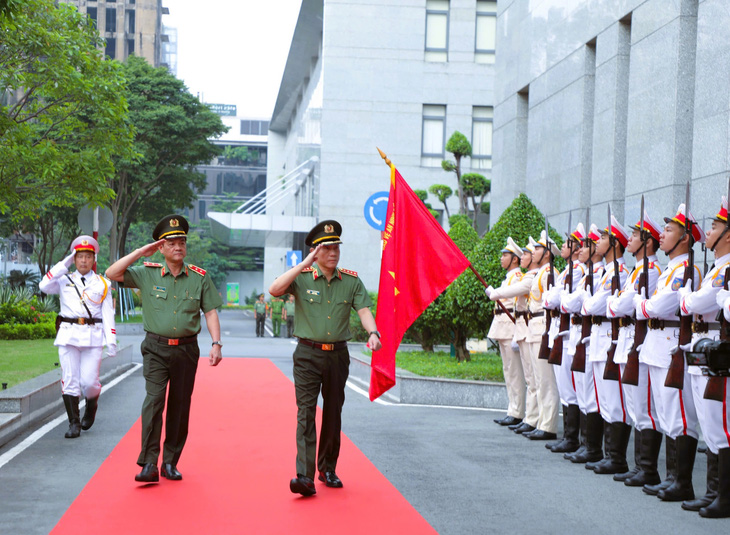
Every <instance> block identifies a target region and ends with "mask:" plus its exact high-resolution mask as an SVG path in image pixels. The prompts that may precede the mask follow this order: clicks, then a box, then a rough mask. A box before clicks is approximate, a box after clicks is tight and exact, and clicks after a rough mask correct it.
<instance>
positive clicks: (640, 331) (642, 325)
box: [621, 195, 649, 386]
mask: <svg viewBox="0 0 730 535" xmlns="http://www.w3.org/2000/svg"><path fill="white" fill-rule="evenodd" d="M639 236H641V247H642V248H643V249H644V269H643V270H642V272H641V274H640V275H639V293H641V291H642V290H643V291H644V296H645V297H648V293H649V251H648V250H647V243H648V242H649V233H648V232H644V196H643V195H642V196H641V221H640V223H639ZM648 324H649V321H648V320H640V319H637V320H636V325H635V327H634V345H633V346H632V347H631V350H630V351H629V355H628V360H627V361H626V367H625V368H624V374H623V377H622V378H621V380H622V381H623V382H624V383H625V384H627V385H634V386H638V385H639V351H638V348H639V347H641V345H642V344H643V343H644V339H645V338H646V332H647V330H648Z"/></svg>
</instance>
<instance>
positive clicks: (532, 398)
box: [517, 340, 539, 427]
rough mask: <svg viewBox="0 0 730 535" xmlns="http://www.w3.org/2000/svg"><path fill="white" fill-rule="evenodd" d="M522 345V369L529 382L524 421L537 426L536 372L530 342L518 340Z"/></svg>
mask: <svg viewBox="0 0 730 535" xmlns="http://www.w3.org/2000/svg"><path fill="white" fill-rule="evenodd" d="M517 344H518V345H519V346H520V361H521V362H522V371H523V373H524V374H525V383H527V391H526V392H525V417H524V418H523V421H524V422H525V423H526V424H528V425H531V426H532V427H537V419H538V416H539V413H538V410H537V385H536V380H535V372H534V370H533V368H532V359H531V357H530V344H529V342H526V341H525V340H520V341H519V342H517Z"/></svg>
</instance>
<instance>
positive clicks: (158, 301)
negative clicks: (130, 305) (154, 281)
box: [150, 290, 167, 311]
mask: <svg viewBox="0 0 730 535" xmlns="http://www.w3.org/2000/svg"><path fill="white" fill-rule="evenodd" d="M166 300H167V292H161V291H159V290H152V291H151V292H150V302H151V303H152V308H153V309H155V310H157V311H161V310H163V309H164V307H165V301H166Z"/></svg>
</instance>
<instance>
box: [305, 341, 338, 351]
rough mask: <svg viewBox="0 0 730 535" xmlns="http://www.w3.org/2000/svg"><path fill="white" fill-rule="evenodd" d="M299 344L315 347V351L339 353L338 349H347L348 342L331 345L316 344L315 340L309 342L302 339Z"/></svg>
mask: <svg viewBox="0 0 730 535" xmlns="http://www.w3.org/2000/svg"><path fill="white" fill-rule="evenodd" d="M299 343H300V344H303V345H305V346H309V347H313V348H314V349H320V350H322V351H337V350H338V349H345V348H346V347H347V342H345V341H342V342H332V343H331V344H327V343H323V342H315V341H314V340H308V339H307V338H300V339H299Z"/></svg>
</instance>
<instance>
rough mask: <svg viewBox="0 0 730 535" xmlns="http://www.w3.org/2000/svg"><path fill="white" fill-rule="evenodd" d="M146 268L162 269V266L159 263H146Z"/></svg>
mask: <svg viewBox="0 0 730 535" xmlns="http://www.w3.org/2000/svg"><path fill="white" fill-rule="evenodd" d="M144 267H155V268H157V267H162V264H160V263H158V262H144Z"/></svg>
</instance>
